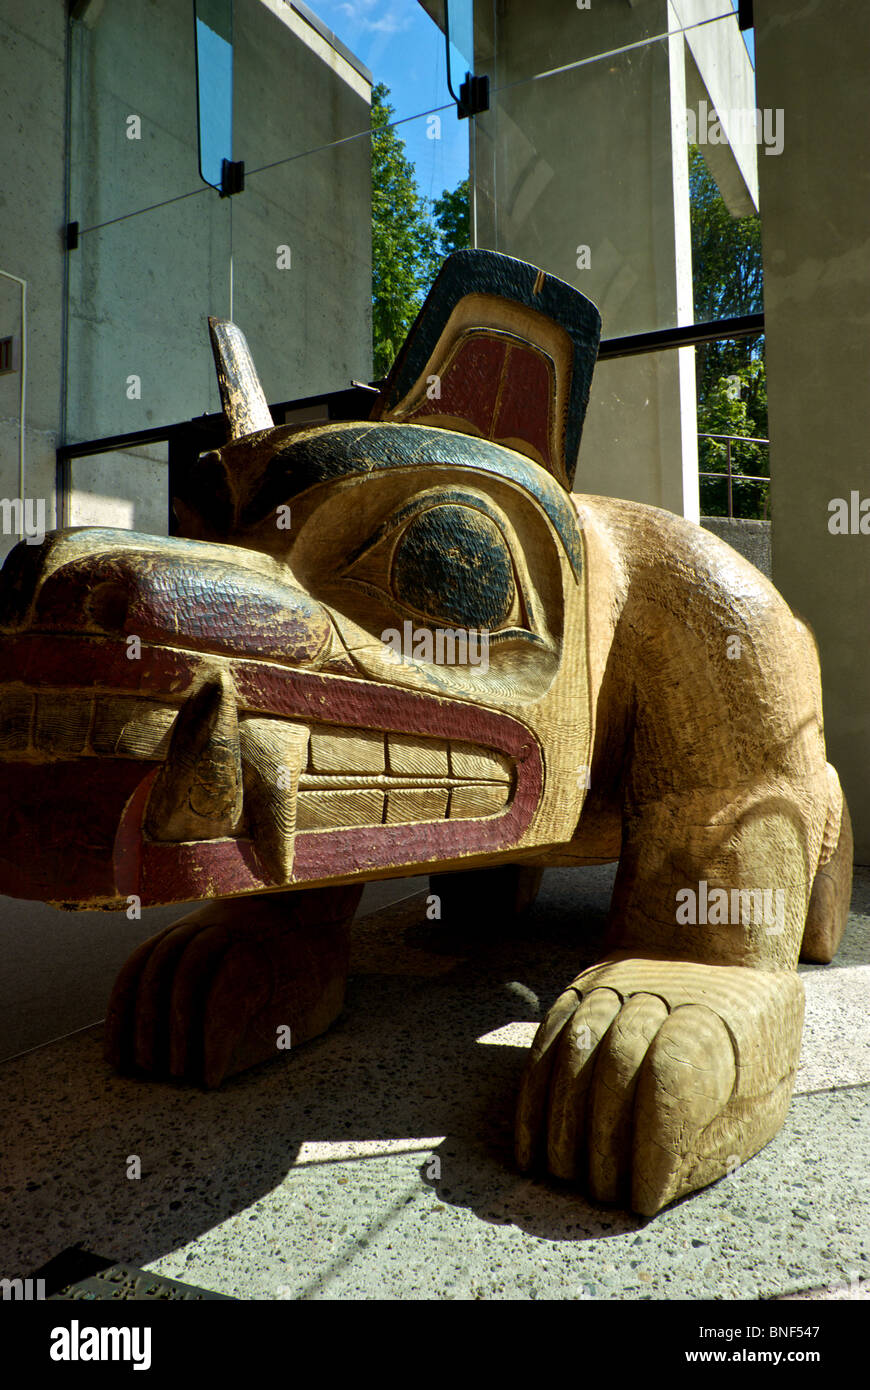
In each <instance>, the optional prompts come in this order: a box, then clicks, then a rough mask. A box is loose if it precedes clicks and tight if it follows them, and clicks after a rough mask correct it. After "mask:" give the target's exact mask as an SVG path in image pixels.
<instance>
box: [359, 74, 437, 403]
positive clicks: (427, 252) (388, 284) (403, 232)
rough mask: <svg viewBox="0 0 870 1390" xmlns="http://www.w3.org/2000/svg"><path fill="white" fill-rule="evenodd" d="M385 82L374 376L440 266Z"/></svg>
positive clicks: (376, 107)
mask: <svg viewBox="0 0 870 1390" xmlns="http://www.w3.org/2000/svg"><path fill="white" fill-rule="evenodd" d="M388 96H389V91H388V89H387V87H386V86H385V85H384V83H383V82H379V83H378V84H377V85H376V86H375V87H373V88H372V118H371V119H372V339H373V352H374V369H375V376H376V377H381V376H384V375H385V374H386V373H387V372H388V371H389V369H390V367H391V366H392V364H393V360H394V358H395V356H396V353H397V352H398V350H399V348H400V347H401V345H402V343H403V341H404V339H405V336H406V334H407V332H408V329H409V328H410V327H411V324H412V323H413V322H414V319H415V317H416V315H417V311H418V310H419V308H420V304H421V303H422V300H423V297H424V295H425V293H426V291H427V290H428V288H429V286H430V284H431V283H432V280H433V278H434V276H435V273H436V271H437V268H438V265H439V264H440V261H439V257H438V254H437V245H438V237H437V234H436V231H435V228H434V227H433V225H432V220H431V217H430V213H429V207H428V203H427V200H426V199H425V198H424V197H422V195H421V193H420V190H419V189H418V187H417V181H416V179H415V177H414V166H413V164H412V163H411V162H410V160H409V159H408V158H407V157H406V155H405V142H404V141H403V140H402V139H401V138H400V137H399V136H398V135H397V134H396V131H395V130H394V129H393V128H392V126H391V125H390V121H391V120H392V118H393V114H394V111H393V107H392V106H390V104H389V102H388V101H387V97H388Z"/></svg>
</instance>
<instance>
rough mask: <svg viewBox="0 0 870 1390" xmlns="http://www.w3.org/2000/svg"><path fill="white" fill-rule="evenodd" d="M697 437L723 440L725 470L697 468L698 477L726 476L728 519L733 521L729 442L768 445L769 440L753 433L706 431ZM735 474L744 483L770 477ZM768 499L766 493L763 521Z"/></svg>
mask: <svg viewBox="0 0 870 1390" xmlns="http://www.w3.org/2000/svg"><path fill="white" fill-rule="evenodd" d="M698 438H699V439H715V440H717V441H721V442H724V444H725V453H726V458H725V462H726V472H725V473H709V472H707V471H706V470H704V469H699V471H698V477H699V478H727V479H728V519H729V521H733V520H734V477H735V474H734V471H733V467H732V459H731V444H732V441H735V440H736V442H737V443H739V444H767V445H769V444H770V440H769V439H757V438H756V437H755V436H754V435H750V434H706V433H699V435H698ZM736 476H737V478H738V480H739V481H740V482H746V483H769V482H770V477H769V475H768V476H765V475H764V474H759V473H738V474H737V475H736ZM768 500H769V497H768V494H765V498H764V520H765V521H767V505H768Z"/></svg>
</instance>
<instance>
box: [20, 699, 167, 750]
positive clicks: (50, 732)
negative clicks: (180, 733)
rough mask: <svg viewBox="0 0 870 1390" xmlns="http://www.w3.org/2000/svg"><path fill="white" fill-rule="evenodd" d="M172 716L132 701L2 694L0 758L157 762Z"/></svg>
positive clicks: (146, 702)
mask: <svg viewBox="0 0 870 1390" xmlns="http://www.w3.org/2000/svg"><path fill="white" fill-rule="evenodd" d="M176 713H177V711H176V710H175V709H174V708H172V707H167V706H166V705H163V704H157V703H156V702H155V701H152V700H141V699H137V698H136V697H124V696H104V697H101V698H97V699H94V698H92V697H90V696H87V695H70V694H69V693H67V692H63V693H60V692H53V693H40V694H36V693H34V692H33V691H30V690H6V691H4V692H3V693H2V695H0V754H6V755H7V756H9V755H10V754H16V753H22V754H23V753H28V752H30V753H32V752H37V753H44V754H46V755H52V756H54V757H59V758H63V757H67V758H70V757H84V756H87V755H89V754H94V755H97V756H102V757H116V758H118V757H119V758H144V759H147V760H149V761H154V762H160V761H161V760H162V759H163V758H164V757H165V756H166V753H167V750H168V748H169V736H170V730H171V729H172V725H173V723H174V722H175V716H176Z"/></svg>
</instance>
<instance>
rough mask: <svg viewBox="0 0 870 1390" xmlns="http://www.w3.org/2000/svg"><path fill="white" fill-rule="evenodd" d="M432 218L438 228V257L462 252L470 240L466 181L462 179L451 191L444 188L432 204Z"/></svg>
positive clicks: (469, 216)
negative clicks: (453, 252)
mask: <svg viewBox="0 0 870 1390" xmlns="http://www.w3.org/2000/svg"><path fill="white" fill-rule="evenodd" d="M432 216H433V218H434V220H435V226H436V227H437V228H438V234H439V238H440V244H439V247H438V252H439V255H441V256H449V255H450V253H451V252H452V251H462V250H463V249H464V248H465V247H466V246H468V244H469V242H470V240H471V210H470V206H469V198H468V179H463V180H462V182H461V183H458V184H457V185H456V187H455V188H454V189H453V190H452V191H451V190H450V189H449V188H445V190H444V192H443V193H442V194H441V197H440V198H436V199H435V201H434V202H433V204H432Z"/></svg>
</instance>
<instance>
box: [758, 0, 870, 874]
mask: <svg viewBox="0 0 870 1390" xmlns="http://www.w3.org/2000/svg"><path fill="white" fill-rule="evenodd" d="M755 45H756V64H757V81H758V104H759V106H760V107H762V108H769V109H771V110H773V111H775V110H777V109H780V110H782V111H783V113H784V136H785V138H784V145H783V150H782V153H781V154H779V155H777V156H775V157H774V156H766V157H765V156H762V157H761V158H760V159H759V183H760V195H761V214H762V239H763V252H764V301H765V320H766V330H767V380H768V388H767V389H768V408H769V421H770V441H771V443H770V473H771V480H772V481H771V496H772V517H773V580H774V583H775V584H776V585H777V587H778V588H779V589H780V590H781V592H782V593H783V594H784V595H785V597H786V598H787V599H788V601H789V603H791V604H792V606H793V607H794V608H795V609H796V610H797V612H799V613H800V614H801V615H802V616H803V617H804V618H806V619H807V621H808V622H809V623H810V624H811V626H812V627H813V629H814V631H815V635H816V639H817V641H818V644H819V652H820V656H821V664H822V680H823V689H824V709H825V735H826V739H827V746H828V757H829V759H830V761H831V762H833V763H834V764H835V766H836V767H837V769H838V771H839V773H840V778H841V780H842V783H843V786H844V789H845V791H846V796H847V799H848V801H849V805H850V807H851V811H852V818H853V821H854V827H855V851H856V858H857V860H858V862H859V863H864V864H867V863H870V779H868V768H870V721H868V710H870V662H868V660H867V623H868V615H870V535H862V534H861V533H860V529H859V531H858V534H845V535H840V534H832V532H831V531H830V530H829V521H833V514H832V512H831V511H830V510H829V503H830V502H831V501H832V499H834V498H837V497H839V498H843V499H845V500H846V502H847V503H850V502H851V494H852V493H853V492H856V493H857V494H858V495H859V498H861V499H863V498H868V497H870V453H868V446H867V441H868V439H870V376H868V362H870V316H868V313H867V305H868V302H870V255H868V212H870V152H868V145H867V55H868V53H870V9H868V7H867V6H866V4H865V3H864V0H827V3H826V4H824V5H803V6H800V7H798V8H796V7H795V6H794V5H793V4H792V3H791V0H755ZM859 516H860V513H859Z"/></svg>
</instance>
